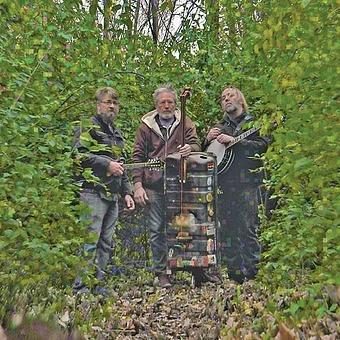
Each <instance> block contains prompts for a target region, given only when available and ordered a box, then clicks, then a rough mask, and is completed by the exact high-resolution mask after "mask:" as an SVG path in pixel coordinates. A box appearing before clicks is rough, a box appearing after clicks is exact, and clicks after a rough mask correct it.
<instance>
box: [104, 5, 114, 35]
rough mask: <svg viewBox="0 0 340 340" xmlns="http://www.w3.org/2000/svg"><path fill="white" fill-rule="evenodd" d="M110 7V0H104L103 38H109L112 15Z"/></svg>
mask: <svg viewBox="0 0 340 340" xmlns="http://www.w3.org/2000/svg"><path fill="white" fill-rule="evenodd" d="M111 8H112V0H104V31H103V35H104V38H109V28H110V20H111V17H112V13H111Z"/></svg>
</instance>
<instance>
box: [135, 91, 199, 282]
mask: <svg viewBox="0 0 340 340" xmlns="http://www.w3.org/2000/svg"><path fill="white" fill-rule="evenodd" d="M153 99H154V104H155V110H153V111H151V112H149V113H147V114H145V115H144V116H143V117H142V123H141V125H140V126H139V128H138V130H137V133H136V138H135V145H134V151H133V162H145V161H147V160H149V159H153V158H159V159H160V160H164V159H165V158H166V157H167V156H168V155H169V154H172V153H175V152H179V153H180V154H181V155H182V156H188V155H189V154H190V152H192V151H200V145H199V140H198V137H197V134H196V127H195V125H194V124H193V122H192V121H191V120H190V118H188V117H186V119H185V137H184V138H185V144H184V145H180V142H181V132H182V131H181V127H180V120H181V112H180V111H179V110H178V109H176V99H177V96H176V92H175V90H174V89H173V88H172V86H171V85H164V86H161V87H159V88H158V89H157V90H156V91H155V92H154V94H153ZM133 182H134V199H135V201H136V203H138V204H140V205H141V206H143V207H146V211H145V217H146V224H147V226H148V227H149V231H150V245H151V251H152V259H153V264H154V271H155V274H156V278H155V281H154V284H155V285H156V284H157V285H159V286H160V287H162V288H168V287H170V286H171V283H170V280H169V277H168V276H167V275H166V239H165V226H164V224H165V221H164V209H165V206H164V201H165V200H164V178H163V171H158V172H157V171H151V170H148V169H135V170H134V171H133Z"/></svg>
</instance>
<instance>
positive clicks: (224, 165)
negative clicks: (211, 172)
mask: <svg viewBox="0 0 340 340" xmlns="http://www.w3.org/2000/svg"><path fill="white" fill-rule="evenodd" d="M259 130H260V128H256V127H253V128H251V129H249V130H247V131H246V132H243V133H242V134H240V135H239V136H237V137H235V139H234V140H233V141H232V142H230V143H229V144H228V145H225V144H221V143H219V142H218V141H217V140H216V139H214V141H213V142H212V143H210V144H209V146H208V147H207V149H206V152H211V153H213V154H214V155H215V156H216V161H217V173H218V174H220V173H221V172H223V171H227V170H228V169H229V168H230V166H231V164H232V163H233V161H234V158H235V154H234V152H233V150H231V149H230V148H231V147H232V146H233V145H235V144H236V143H238V142H240V141H241V140H243V139H245V138H247V137H248V136H249V135H251V134H253V133H254V132H256V131H259Z"/></svg>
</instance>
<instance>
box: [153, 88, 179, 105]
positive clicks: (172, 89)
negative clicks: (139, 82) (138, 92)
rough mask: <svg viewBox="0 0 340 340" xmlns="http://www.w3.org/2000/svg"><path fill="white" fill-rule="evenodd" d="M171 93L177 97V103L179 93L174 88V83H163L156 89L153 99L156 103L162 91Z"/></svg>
mask: <svg viewBox="0 0 340 340" xmlns="http://www.w3.org/2000/svg"><path fill="white" fill-rule="evenodd" d="M164 92H166V93H171V94H172V95H173V96H174V98H175V103H176V102H177V94H176V91H175V90H174V88H173V86H172V84H165V85H161V86H159V87H158V88H157V89H156V91H155V92H154V93H153V95H152V96H153V100H154V102H155V103H157V99H158V96H159V95H160V94H161V93H164Z"/></svg>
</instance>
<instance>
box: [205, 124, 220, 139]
mask: <svg viewBox="0 0 340 340" xmlns="http://www.w3.org/2000/svg"><path fill="white" fill-rule="evenodd" d="M220 134H221V130H220V129H219V128H216V127H215V128H212V129H211V130H210V131H209V133H208V136H207V141H208V142H211V141H212V140H213V139H215V138H216V137H217V136H218V135H220Z"/></svg>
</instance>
